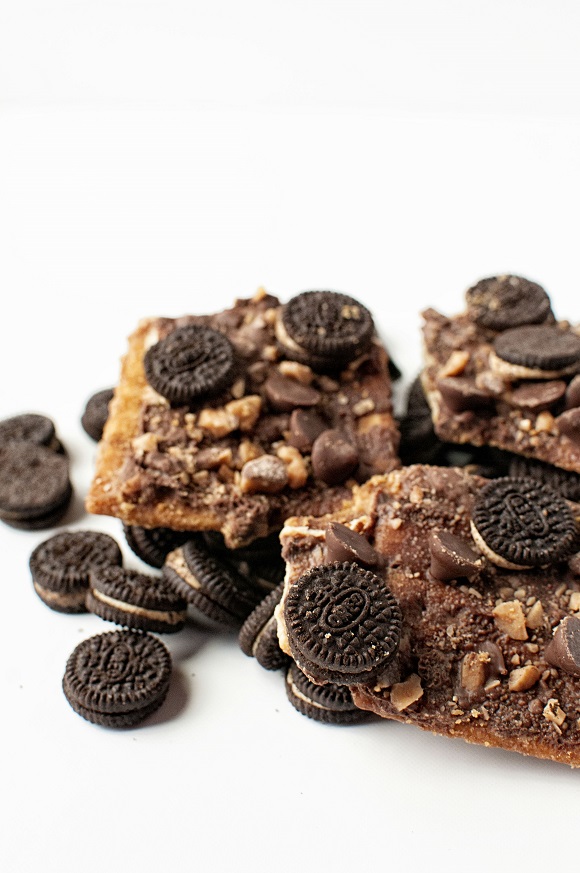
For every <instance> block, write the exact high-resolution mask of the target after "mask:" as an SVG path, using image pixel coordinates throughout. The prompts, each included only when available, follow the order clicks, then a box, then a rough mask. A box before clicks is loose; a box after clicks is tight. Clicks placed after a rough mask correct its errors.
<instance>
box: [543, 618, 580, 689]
mask: <svg viewBox="0 0 580 873" xmlns="http://www.w3.org/2000/svg"><path fill="white" fill-rule="evenodd" d="M544 657H545V659H546V661H547V662H548V664H552V665H553V666H554V667H558V668H560V669H561V670H564V671H565V672H566V673H571V674H572V675H573V676H580V619H579V618H576V617H575V616H573V615H567V616H566V618H564V619H563V620H562V621H561V622H560V624H559V625H558V627H557V628H556V630H555V632H554V636H553V638H552V640H551V642H549V643H548V645H547V646H546V649H545V652H544Z"/></svg>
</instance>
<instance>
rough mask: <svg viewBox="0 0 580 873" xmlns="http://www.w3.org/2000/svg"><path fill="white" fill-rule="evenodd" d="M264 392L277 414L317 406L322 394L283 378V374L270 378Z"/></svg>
mask: <svg viewBox="0 0 580 873" xmlns="http://www.w3.org/2000/svg"><path fill="white" fill-rule="evenodd" d="M264 391H265V392H266V397H267V398H268V402H269V403H270V406H271V407H272V409H274V410H276V412H291V411H292V410H293V409H296V408H297V407H299V406H302V407H303V406H316V404H317V403H318V401H319V400H320V392H319V391H317V390H316V388H311V387H310V385H304V384H303V383H302V382H297V381H296V379H290V378H289V377H288V376H282V374H281V373H272V375H271V376H268V378H267V379H266V382H265V384H264Z"/></svg>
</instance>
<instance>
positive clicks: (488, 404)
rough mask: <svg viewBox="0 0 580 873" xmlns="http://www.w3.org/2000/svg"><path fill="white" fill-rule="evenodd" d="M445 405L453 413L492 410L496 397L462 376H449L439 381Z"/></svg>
mask: <svg viewBox="0 0 580 873" xmlns="http://www.w3.org/2000/svg"><path fill="white" fill-rule="evenodd" d="M437 388H438V389H439V391H440V392H441V397H442V398H443V401H444V403H445V404H446V405H447V406H448V407H449V409H451V410H452V412H466V411H467V410H468V409H492V408H493V407H494V405H495V402H494V397H493V395H492V394H490V393H489V391H482V390H481V389H480V388H478V387H477V385H476V384H475V382H473V381H471V380H470V379H464V378H462V377H461V376H447V377H446V378H445V379H438V380H437Z"/></svg>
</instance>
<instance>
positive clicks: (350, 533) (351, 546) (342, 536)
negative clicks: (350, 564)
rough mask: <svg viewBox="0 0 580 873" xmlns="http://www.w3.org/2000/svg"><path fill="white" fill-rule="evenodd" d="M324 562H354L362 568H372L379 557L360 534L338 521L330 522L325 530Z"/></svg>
mask: <svg viewBox="0 0 580 873" xmlns="http://www.w3.org/2000/svg"><path fill="white" fill-rule="evenodd" d="M326 560H327V562H328V563H329V564H332V563H334V562H335V561H338V562H341V561H355V562H356V563H357V564H361V566H363V567H374V566H375V565H376V564H378V562H379V556H378V554H377V553H376V552H375V550H374V549H373V547H372V546H371V544H370V543H369V541H368V540H367V539H366V537H363V536H362V534H359V533H356V531H354V530H351V529H350V528H349V527H346V525H344V524H340V523H339V522H338V521H331V523H330V524H329V526H328V528H327V530H326Z"/></svg>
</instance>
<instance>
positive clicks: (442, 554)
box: [429, 530, 483, 582]
mask: <svg viewBox="0 0 580 873" xmlns="http://www.w3.org/2000/svg"><path fill="white" fill-rule="evenodd" d="M429 551H430V552H431V564H430V566H429V572H430V573H431V575H432V576H433V578H434V579H439V580H441V581H442V582H448V581H450V580H451V579H458V578H460V577H465V578H467V579H469V578H470V577H471V576H475V574H476V573H477V572H478V571H479V570H481V567H482V563H483V562H482V560H481V558H480V557H479V555H477V554H476V552H474V550H473V549H472V548H471V546H470V545H469V544H468V543H467V542H466V541H465V540H463V539H461V538H460V537H458V536H455V534H452V533H450V532H449V531H447V530H439V531H433V532H432V533H431V536H430V537H429Z"/></svg>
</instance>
